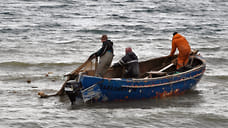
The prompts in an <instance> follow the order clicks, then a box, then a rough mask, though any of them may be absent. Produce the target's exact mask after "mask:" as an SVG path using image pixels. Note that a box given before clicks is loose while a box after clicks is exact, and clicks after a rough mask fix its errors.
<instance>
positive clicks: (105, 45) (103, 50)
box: [94, 40, 113, 57]
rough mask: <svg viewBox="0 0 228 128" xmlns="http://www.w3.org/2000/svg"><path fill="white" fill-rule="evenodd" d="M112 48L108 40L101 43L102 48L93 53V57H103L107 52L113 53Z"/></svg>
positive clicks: (111, 43)
mask: <svg viewBox="0 0 228 128" xmlns="http://www.w3.org/2000/svg"><path fill="white" fill-rule="evenodd" d="M112 46H113V42H112V41H110V40H107V41H105V42H103V45H102V47H101V48H100V49H99V50H98V51H97V52H95V53H94V54H95V56H96V57H98V56H103V55H104V54H105V53H106V52H107V51H109V52H111V53H113V47H112Z"/></svg>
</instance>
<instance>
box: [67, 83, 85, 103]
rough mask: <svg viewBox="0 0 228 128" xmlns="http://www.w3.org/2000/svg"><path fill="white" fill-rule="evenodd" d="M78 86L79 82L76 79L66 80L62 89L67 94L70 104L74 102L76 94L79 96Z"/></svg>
mask: <svg viewBox="0 0 228 128" xmlns="http://www.w3.org/2000/svg"><path fill="white" fill-rule="evenodd" d="M80 88H81V84H80V83H79V82H77V81H76V80H69V81H67V83H66V86H65V88H64V90H65V92H66V94H67V95H68V97H69V98H70V101H71V104H74V102H75V101H76V97H77V96H81V93H80Z"/></svg>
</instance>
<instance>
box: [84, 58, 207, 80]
mask: <svg viewBox="0 0 228 128" xmlns="http://www.w3.org/2000/svg"><path fill="white" fill-rule="evenodd" d="M194 57H195V58H197V59H199V60H200V61H201V62H202V64H201V65H198V66H196V67H194V68H192V69H190V70H188V71H185V72H180V73H178V74H172V75H166V76H161V77H154V78H130V79H128V78H107V77H96V76H90V75H83V76H88V77H93V78H99V79H104V80H114V81H132V82H140V81H151V80H159V79H165V78H170V77H178V76H181V75H183V74H188V73H190V72H192V71H196V70H199V69H201V68H204V67H205V66H206V63H205V60H204V59H202V58H200V57H199V55H198V56H194ZM201 73H204V71H203V72H201ZM201 73H200V74H201Z"/></svg>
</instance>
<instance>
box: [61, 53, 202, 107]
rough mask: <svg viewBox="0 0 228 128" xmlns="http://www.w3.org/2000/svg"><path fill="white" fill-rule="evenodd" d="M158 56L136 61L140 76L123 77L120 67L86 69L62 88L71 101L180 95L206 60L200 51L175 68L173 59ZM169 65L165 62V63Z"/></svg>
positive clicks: (191, 84) (197, 78)
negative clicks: (100, 74) (98, 70)
mask: <svg viewBox="0 0 228 128" xmlns="http://www.w3.org/2000/svg"><path fill="white" fill-rule="evenodd" d="M176 57H177V56H174V57H170V56H165V57H160V58H155V59H151V60H147V61H142V62H139V67H140V78H137V79H135V78H123V77H122V71H123V70H124V69H123V68H121V67H118V68H115V69H112V68H110V69H109V70H108V72H107V73H106V75H105V76H104V77H102V78H101V77H95V76H94V72H95V71H94V70H86V71H83V72H81V73H79V75H78V76H77V77H76V78H75V79H74V80H69V81H68V82H67V84H66V86H65V92H66V93H67V95H68V96H69V98H70V100H71V102H72V104H73V103H74V102H75V100H76V99H77V98H82V99H83V101H84V102H85V103H86V102H106V101H127V100H140V99H148V98H161V97H168V96H172V95H180V94H183V93H185V92H186V91H188V90H191V89H194V88H195V87H196V84H197V83H198V82H199V81H200V79H201V77H202V76H203V74H204V72H205V69H206V63H205V60H204V58H203V57H202V56H201V55H200V54H194V55H192V56H190V61H189V64H188V66H186V67H185V69H183V71H179V72H177V71H176V70H175V65H173V64H172V60H173V59H175V58H176ZM167 65H168V66H167Z"/></svg>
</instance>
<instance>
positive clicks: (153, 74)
mask: <svg viewBox="0 0 228 128" xmlns="http://www.w3.org/2000/svg"><path fill="white" fill-rule="evenodd" d="M145 75H146V77H145V78H154V77H161V76H165V75H167V72H159V71H149V72H146V73H145Z"/></svg>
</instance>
